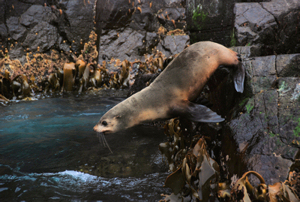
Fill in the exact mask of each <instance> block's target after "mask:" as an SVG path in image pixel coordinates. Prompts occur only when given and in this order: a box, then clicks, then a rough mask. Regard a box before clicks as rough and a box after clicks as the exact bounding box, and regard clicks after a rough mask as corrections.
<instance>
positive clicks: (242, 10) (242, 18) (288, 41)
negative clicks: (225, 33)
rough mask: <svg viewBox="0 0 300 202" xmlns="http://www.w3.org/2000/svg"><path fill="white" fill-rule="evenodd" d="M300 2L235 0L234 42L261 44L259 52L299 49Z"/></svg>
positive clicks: (288, 51) (278, 52) (295, 0)
mask: <svg viewBox="0 0 300 202" xmlns="http://www.w3.org/2000/svg"><path fill="white" fill-rule="evenodd" d="M299 11H300V2H299V1H297V0H288V1H285V0H272V1H271V2H261V3H236V4H235V8H234V12H235V23H234V27H235V29H236V33H237V34H236V37H237V45H242V46H244V45H247V44H248V45H258V44H261V45H262V54H263V55H270V54H274V52H275V53H277V54H284V53H297V52H299V51H300V39H299V37H298V34H297V33H299V28H298V27H299V26H300V21H299Z"/></svg>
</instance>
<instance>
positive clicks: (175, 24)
mask: <svg viewBox="0 0 300 202" xmlns="http://www.w3.org/2000/svg"><path fill="white" fill-rule="evenodd" d="M157 17H158V20H159V22H160V23H161V24H162V25H163V26H164V27H166V28H168V29H176V28H179V29H184V28H185V27H184V26H185V24H186V23H185V9H184V8H176V7H175V8H165V9H161V10H160V11H159V12H158V13H157Z"/></svg>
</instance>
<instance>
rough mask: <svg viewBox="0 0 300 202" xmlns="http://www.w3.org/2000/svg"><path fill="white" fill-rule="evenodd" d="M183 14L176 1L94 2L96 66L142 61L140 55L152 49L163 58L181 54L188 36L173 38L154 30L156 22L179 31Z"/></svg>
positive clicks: (118, 0)
mask: <svg viewBox="0 0 300 202" xmlns="http://www.w3.org/2000/svg"><path fill="white" fill-rule="evenodd" d="M184 14H185V9H184V7H183V4H182V1H178V0H177V1H160V0H154V1H150V0H147V1H130V2H129V1H127V0H116V1H113V2H112V1H109V0H98V1H97V11H96V21H97V29H98V30H100V29H102V34H101V37H100V46H99V53H100V54H99V59H98V63H99V64H101V63H102V61H103V58H104V59H105V58H108V59H110V58H112V57H114V58H118V59H120V60H124V59H127V60H129V61H133V60H135V59H141V60H144V54H152V51H153V50H154V49H155V48H156V49H158V50H161V51H163V53H164V54H165V55H166V56H170V55H172V54H176V53H179V52H181V51H182V50H183V49H184V48H185V47H186V45H187V44H189V37H188V36H174V38H175V39H174V38H172V37H171V36H165V35H164V34H158V29H159V27H160V26H161V24H160V23H162V24H163V25H164V26H165V28H167V29H175V28H182V29H183V28H184V27H185V24H186V23H185V15H184ZM159 22H160V23H159ZM167 29H166V32H167V31H168V30H167ZM168 43H171V44H168ZM124 53H125V54H124Z"/></svg>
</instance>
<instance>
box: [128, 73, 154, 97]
mask: <svg viewBox="0 0 300 202" xmlns="http://www.w3.org/2000/svg"><path fill="white" fill-rule="evenodd" d="M157 76H158V74H139V75H138V76H137V77H136V78H135V82H134V84H133V85H132V86H131V87H130V89H129V91H128V94H127V97H130V96H131V95H133V94H135V93H137V92H139V91H141V90H142V89H143V88H145V87H147V84H148V85H149V84H150V83H151V82H152V81H154V79H155V78H156V77H157Z"/></svg>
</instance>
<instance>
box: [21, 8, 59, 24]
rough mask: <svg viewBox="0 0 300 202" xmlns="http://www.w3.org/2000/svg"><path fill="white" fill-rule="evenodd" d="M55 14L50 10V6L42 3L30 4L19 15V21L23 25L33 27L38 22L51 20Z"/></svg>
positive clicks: (54, 17) (54, 18)
mask: <svg viewBox="0 0 300 202" xmlns="http://www.w3.org/2000/svg"><path fill="white" fill-rule="evenodd" d="M56 18H57V16H56V15H55V14H54V13H53V12H52V11H51V8H50V7H45V6H42V5H32V6H31V7H30V8H28V10H27V11H26V12H25V13H23V14H22V15H21V17H20V23H21V24H22V25H23V26H25V27H33V26H35V25H36V24H38V23H39V22H41V21H43V22H48V23H50V22H52V21H54V20H56Z"/></svg>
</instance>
